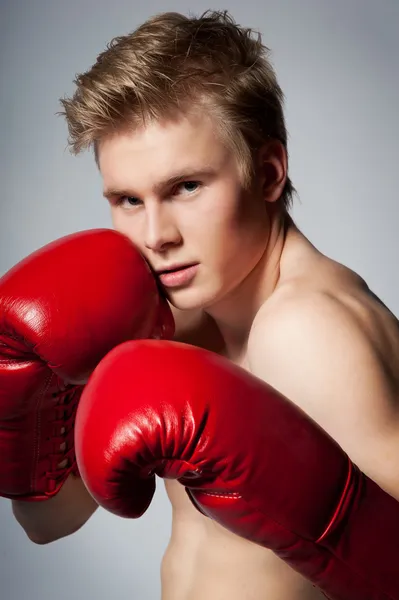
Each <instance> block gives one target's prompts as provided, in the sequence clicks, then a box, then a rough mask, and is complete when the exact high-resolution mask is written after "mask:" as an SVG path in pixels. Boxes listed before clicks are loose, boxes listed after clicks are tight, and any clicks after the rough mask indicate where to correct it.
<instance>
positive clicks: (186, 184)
mask: <svg viewBox="0 0 399 600" xmlns="http://www.w3.org/2000/svg"><path fill="white" fill-rule="evenodd" d="M199 186H200V183H199V181H182V183H179V185H178V186H177V188H176V189H177V190H182V193H188V194H192V193H193V192H196V191H197V190H198V189H199Z"/></svg>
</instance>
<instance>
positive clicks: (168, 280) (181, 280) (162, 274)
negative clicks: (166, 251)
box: [157, 263, 199, 288]
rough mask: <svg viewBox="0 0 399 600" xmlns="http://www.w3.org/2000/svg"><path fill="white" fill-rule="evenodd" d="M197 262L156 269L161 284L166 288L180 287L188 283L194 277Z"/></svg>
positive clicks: (197, 265)
mask: <svg viewBox="0 0 399 600" xmlns="http://www.w3.org/2000/svg"><path fill="white" fill-rule="evenodd" d="M198 267H199V264H198V263H191V264H186V265H173V266H170V267H169V268H168V269H163V270H162V271H158V272H157V274H158V277H159V280H160V282H161V283H162V285H164V286H165V287H168V288H172V287H182V286H185V285H188V284H189V283H190V282H191V281H192V280H193V279H194V277H195V275H196V273H197V271H198Z"/></svg>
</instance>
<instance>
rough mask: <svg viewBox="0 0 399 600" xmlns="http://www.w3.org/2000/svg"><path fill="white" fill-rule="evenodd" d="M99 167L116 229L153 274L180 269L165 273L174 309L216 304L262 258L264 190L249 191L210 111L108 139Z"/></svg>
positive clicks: (103, 144) (265, 226) (265, 229)
mask: <svg viewBox="0 0 399 600" xmlns="http://www.w3.org/2000/svg"><path fill="white" fill-rule="evenodd" d="M99 166H100V171H101V175H102V178H103V182H104V191H105V194H106V197H107V198H108V200H109V202H110V206H111V211H112V220H113V224H114V227H115V229H116V230H118V231H120V232H121V233H123V234H125V235H127V236H128V237H129V238H130V239H131V240H132V242H133V243H134V244H135V245H136V246H137V247H138V248H139V250H140V251H141V252H142V254H143V255H144V256H145V257H146V259H147V260H148V262H149V263H150V265H151V266H152V268H153V269H154V270H155V271H157V272H159V271H164V270H167V269H171V268H172V269H178V272H177V273H175V274H174V275H171V274H169V275H160V280H161V283H162V284H163V285H164V287H165V291H166V293H167V296H168V298H169V300H170V301H171V302H172V304H174V305H175V306H176V307H178V308H182V309H188V308H196V307H203V308H206V307H210V306H212V305H214V304H216V303H217V302H218V301H220V300H221V299H222V298H225V297H226V296H227V295H228V294H229V293H230V292H231V291H232V290H234V289H235V288H236V286H238V285H239V284H240V283H241V282H242V281H243V279H244V278H245V277H246V276H247V275H248V274H249V273H250V272H251V271H252V269H253V268H254V267H255V266H256V264H257V263H258V261H259V260H260V259H261V257H262V255H263V253H264V251H265V248H266V244H267V238H268V217H267V212H266V203H265V201H264V199H263V198H262V193H261V190H257V191H254V192H252V193H251V194H249V193H248V192H246V191H244V189H243V187H242V185H241V183H240V175H239V169H238V165H237V162H236V160H235V157H234V155H233V153H232V152H231V151H230V150H229V149H227V148H226V147H225V145H224V144H223V143H222V142H221V140H220V139H219V137H218V135H217V133H216V131H215V127H214V125H213V123H212V121H211V120H210V119H209V118H207V117H206V116H196V117H190V118H189V117H181V118H180V120H178V121H174V122H171V121H168V122H162V123H160V122H157V123H152V124H150V125H148V126H146V127H145V128H142V129H139V130H135V131H133V132H130V131H126V132H122V133H118V134H116V135H113V136H109V137H107V138H105V139H103V140H102V142H101V144H100V146H99ZM187 265H194V267H193V268H191V269H188V270H184V269H182V267H185V266H187Z"/></svg>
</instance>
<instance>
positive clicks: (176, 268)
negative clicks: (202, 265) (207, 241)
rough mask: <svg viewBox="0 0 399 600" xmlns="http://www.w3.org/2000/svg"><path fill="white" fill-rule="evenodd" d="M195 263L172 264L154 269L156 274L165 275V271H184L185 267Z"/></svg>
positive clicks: (192, 265) (187, 267)
mask: <svg viewBox="0 0 399 600" xmlns="http://www.w3.org/2000/svg"><path fill="white" fill-rule="evenodd" d="M196 264H197V263H187V264H185V265H172V266H170V267H167V268H165V269H160V270H159V271H156V273H157V275H158V276H160V275H165V274H166V273H177V272H178V271H184V270H185V269H189V268H190V267H194V266H195V265H196Z"/></svg>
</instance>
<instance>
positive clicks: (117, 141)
mask: <svg viewBox="0 0 399 600" xmlns="http://www.w3.org/2000/svg"><path fill="white" fill-rule="evenodd" d="M230 159H231V152H230V151H229V149H228V148H227V147H226V146H225V145H224V144H223V143H222V140H221V138H220V135H219V133H218V131H217V129H216V127H215V123H214V122H213V121H212V120H211V119H210V118H209V117H207V116H206V115H204V114H197V115H190V116H186V115H182V116H180V117H179V118H176V119H174V120H167V121H156V122H152V123H149V124H148V125H146V126H145V127H140V128H137V129H134V130H124V131H120V132H117V133H115V134H113V135H110V136H107V137H105V138H103V139H102V140H101V142H100V143H99V146H98V160H99V167H100V171H101V174H102V177H103V179H104V183H105V185H110V186H112V185H116V186H117V185H122V184H124V182H122V181H121V180H125V179H126V177H127V175H128V174H129V175H133V174H134V176H135V178H139V179H141V180H143V181H144V180H146V179H147V178H148V179H149V180H151V181H154V180H158V179H162V178H165V177H168V176H169V175H170V174H171V173H173V174H175V173H176V172H178V171H179V170H181V171H183V172H187V171H190V170H193V171H195V170H197V171H198V170H201V169H206V168H212V169H221V168H222V167H223V165H225V164H226V161H229V160H230Z"/></svg>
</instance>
